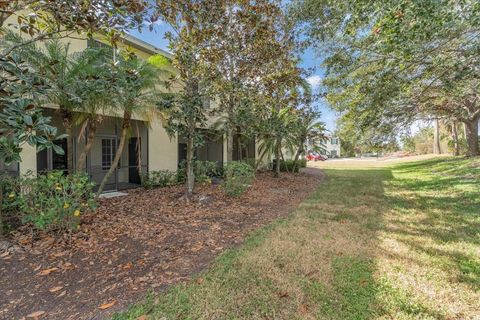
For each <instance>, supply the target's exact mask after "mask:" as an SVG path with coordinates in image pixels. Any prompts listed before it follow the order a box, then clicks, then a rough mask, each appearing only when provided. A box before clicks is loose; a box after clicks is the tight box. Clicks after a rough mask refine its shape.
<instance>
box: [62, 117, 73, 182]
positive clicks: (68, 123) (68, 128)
mask: <svg viewBox="0 0 480 320" xmlns="http://www.w3.org/2000/svg"><path fill="white" fill-rule="evenodd" d="M63 127H64V128H65V133H66V134H67V150H65V152H66V154H67V171H68V174H72V173H73V140H72V139H73V135H72V116H71V115H70V114H67V113H64V116H63Z"/></svg>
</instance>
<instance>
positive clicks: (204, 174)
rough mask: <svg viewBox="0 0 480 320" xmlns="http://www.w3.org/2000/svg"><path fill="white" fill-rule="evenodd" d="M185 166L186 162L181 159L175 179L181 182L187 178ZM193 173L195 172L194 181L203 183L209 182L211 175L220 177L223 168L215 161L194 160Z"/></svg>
mask: <svg viewBox="0 0 480 320" xmlns="http://www.w3.org/2000/svg"><path fill="white" fill-rule="evenodd" d="M185 167H186V162H185V161H182V162H181V163H180V166H179V169H178V172H177V180H178V181H179V182H182V183H183V182H185V181H186V179H187V178H186V171H185V170H186V169H185ZM193 173H194V174H195V181H196V182H200V183H204V182H210V181H211V180H210V179H211V178H213V177H221V176H222V175H223V168H222V167H221V166H219V165H218V163H217V162H215V161H202V160H194V161H193Z"/></svg>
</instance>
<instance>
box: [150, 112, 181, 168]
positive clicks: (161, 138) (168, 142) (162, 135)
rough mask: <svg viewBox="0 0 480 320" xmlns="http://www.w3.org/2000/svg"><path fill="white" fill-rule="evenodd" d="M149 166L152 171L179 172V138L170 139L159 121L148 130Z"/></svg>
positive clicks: (154, 122)
mask: <svg viewBox="0 0 480 320" xmlns="http://www.w3.org/2000/svg"><path fill="white" fill-rule="evenodd" d="M148 165H149V170H150V171H156V170H172V171H174V170H177V165H178V143H177V137H173V138H172V139H170V137H169V136H168V134H167V131H165V128H164V127H163V125H162V123H161V121H160V120H159V119H158V120H156V121H152V122H151V123H150V128H149V130H148Z"/></svg>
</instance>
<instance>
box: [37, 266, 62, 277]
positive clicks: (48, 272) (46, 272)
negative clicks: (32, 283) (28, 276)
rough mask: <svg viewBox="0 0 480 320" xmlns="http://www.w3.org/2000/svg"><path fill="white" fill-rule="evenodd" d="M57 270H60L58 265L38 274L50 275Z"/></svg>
mask: <svg viewBox="0 0 480 320" xmlns="http://www.w3.org/2000/svg"><path fill="white" fill-rule="evenodd" d="M57 270H58V268H56V267H54V268H49V269H45V270H42V271H41V272H40V273H39V274H38V275H39V276H46V275H49V274H50V273H52V272H54V271H57Z"/></svg>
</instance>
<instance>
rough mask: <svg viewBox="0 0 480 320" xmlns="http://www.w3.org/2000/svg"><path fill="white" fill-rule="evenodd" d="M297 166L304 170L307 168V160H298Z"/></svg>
mask: <svg viewBox="0 0 480 320" xmlns="http://www.w3.org/2000/svg"><path fill="white" fill-rule="evenodd" d="M298 164H299V165H300V168H306V167H307V159H298Z"/></svg>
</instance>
